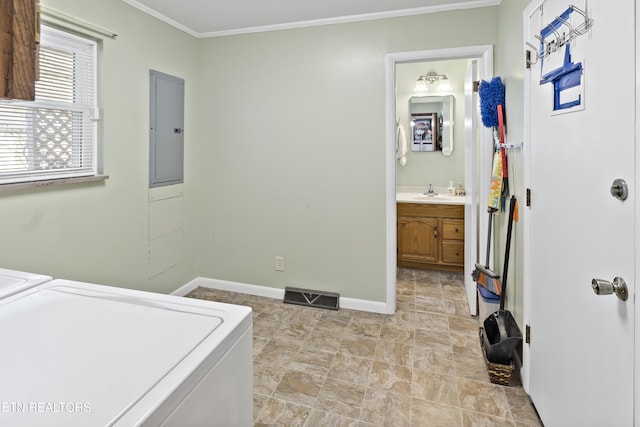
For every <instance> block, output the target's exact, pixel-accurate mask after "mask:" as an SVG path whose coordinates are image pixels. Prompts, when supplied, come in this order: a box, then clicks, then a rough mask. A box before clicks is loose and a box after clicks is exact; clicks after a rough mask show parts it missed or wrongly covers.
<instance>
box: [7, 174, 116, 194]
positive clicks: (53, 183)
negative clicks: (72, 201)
mask: <svg viewBox="0 0 640 427" xmlns="http://www.w3.org/2000/svg"><path fill="white" fill-rule="evenodd" d="M107 179H109V175H92V176H81V177H77V178H59V179H47V180H42V181H29V182H18V183H15V184H1V185H0V193H4V192H7V191H19V190H30V189H35V188H41V187H58V186H61V185H70V184H85V183H90V182H101V181H105V180H107Z"/></svg>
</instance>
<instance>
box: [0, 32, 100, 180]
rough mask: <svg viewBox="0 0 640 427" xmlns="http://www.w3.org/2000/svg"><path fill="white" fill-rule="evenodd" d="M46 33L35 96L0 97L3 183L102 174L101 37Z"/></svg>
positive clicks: (0, 176) (41, 43)
mask: <svg viewBox="0 0 640 427" xmlns="http://www.w3.org/2000/svg"><path fill="white" fill-rule="evenodd" d="M41 33H42V34H41V40H40V79H39V80H38V81H37V82H36V98H35V101H31V102H25V101H11V100H0V184H8V183H18V182H28V181H40V180H51V179H59V178H71V177H81V176H90V175H96V174H97V158H96V152H97V149H96V147H97V131H96V128H97V123H96V122H97V119H98V114H97V112H98V109H97V100H96V43H95V41H93V40H89V39H85V38H82V37H79V36H76V35H73V34H70V33H66V32H64V31H60V30H57V29H54V28H50V27H47V26H44V25H43V26H42V31H41Z"/></svg>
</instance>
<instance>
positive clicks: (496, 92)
mask: <svg viewBox="0 0 640 427" xmlns="http://www.w3.org/2000/svg"><path fill="white" fill-rule="evenodd" d="M478 93H479V94H480V115H481V116H482V124H484V125H485V126H486V127H488V128H497V127H498V104H502V105H503V106H504V84H502V79H500V77H494V78H493V79H491V81H490V82H487V81H485V80H483V81H481V82H480V87H479V88H478Z"/></svg>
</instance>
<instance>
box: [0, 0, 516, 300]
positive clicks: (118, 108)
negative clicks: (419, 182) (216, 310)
mask: <svg viewBox="0 0 640 427" xmlns="http://www.w3.org/2000/svg"><path fill="white" fill-rule="evenodd" d="M43 4H44V5H45V6H50V7H53V8H55V9H57V10H59V11H62V12H64V13H67V14H70V15H74V16H77V17H79V18H82V19H84V20H86V21H90V22H93V23H95V24H98V25H101V26H104V27H107V28H110V29H113V30H114V31H115V32H117V33H118V34H119V36H118V37H117V39H115V40H111V39H105V40H104V43H103V46H102V57H101V72H102V86H101V89H102V90H101V107H102V138H101V140H102V150H103V153H104V171H105V173H106V174H108V175H109V176H110V178H109V179H108V180H107V181H105V182H104V183H102V184H90V185H89V184H85V185H77V186H68V187H51V188H47V189H41V190H32V191H21V192H5V193H1V194H0V199H1V203H2V206H3V209H1V210H0V221H1V222H2V224H3V226H2V228H1V229H0V230H1V231H2V235H3V243H4V244H3V245H2V247H1V249H0V257H1V258H2V260H3V262H2V266H3V267H7V268H16V269H21V270H27V271H33V272H40V273H45V274H50V275H53V276H55V277H63V278H69V279H76V280H85V281H92V282H98V283H106V284H112V285H117V286H126V287H131V288H139V289H147V290H154V291H158V292H170V291H172V290H174V289H176V288H178V287H179V286H181V285H183V284H184V283H186V282H188V281H189V280H191V279H193V278H194V277H196V276H203V277H209V278H214V279H222V280H229V281H234V282H241V283H248V284H255V285H264V286H270V287H276V288H282V287H284V286H287V285H292V286H300V287H306V288H318V289H323V290H330V291H337V292H340V293H341V295H342V296H345V297H350V298H357V299H364V300H372V301H381V302H382V301H384V300H385V286H386V283H385V277H386V272H385V150H386V146H385V145H386V141H385V129H386V127H385V126H386V124H385V55H386V54H388V53H394V52H402V51H414V50H427V49H436V48H449V47H460V46H467V45H483V44H496V43H498V41H499V39H498V20H499V9H501V8H502V6H501V7H500V8H498V7H489V8H482V9H468V10H461V11H452V12H444V13H438V14H430V15H420V16H410V17H403V18H392V19H384V20H377V21H367V22H359V23H349V24H337V25H327V26H319V27H311V28H302V29H293V30H285V31H274V32H266V33H257V34H247V35H238V36H228V37H221V38H211V39H200V40H198V39H194V38H192V37H190V36H188V35H186V34H184V33H182V32H180V31H178V30H176V29H174V28H172V27H170V26H168V25H166V24H164V23H161V22H159V21H158V20H156V19H154V18H151V17H149V16H147V15H145V14H143V13H141V12H139V11H138V10H136V9H134V8H132V7H130V6H128V5H126V4H125V3H124V2H121V1H119V0H109V1H98V0H43ZM518 27H519V24H518ZM149 69H154V70H157V71H161V72H163V73H167V74H171V75H175V76H177V77H181V78H183V79H185V81H186V97H185V98H186V106H185V119H186V124H185V129H186V131H185V146H186V149H185V150H186V151H185V156H186V160H185V184H184V186H182V187H181V189H180V190H181V195H180V198H179V206H178V208H176V205H175V204H173V205H172V206H171V207H167V208H166V209H163V208H160V209H156V208H152V207H151V206H152V205H151V204H150V202H149V198H150V194H149V191H148V188H147V187H148V186H147V179H148V110H149V108H148V98H149V89H148V84H149V83H148V73H149ZM158 223H161V224H173V225H174V227H173V228H176V227H178V229H179V232H180V235H181V236H183V240H182V244H181V245H178V246H175V247H173V246H171V245H169V244H168V243H167V244H165V245H164V247H163V248H162V251H161V252H162V254H163V256H167V257H168V258H170V259H172V260H174V261H176V262H174V263H169V264H167V265H169V266H170V267H169V268H166V269H164V270H162V269H161V270H162V271H156V269H155V268H152V266H153V265H154V262H153V260H154V256H155V253H154V250H153V248H154V245H152V242H151V237H152V235H153V236H157V235H159V234H161V233H158V232H157V229H156V226H155V225H154V224H158ZM152 229H153V230H155V231H154V232H151V231H150V230H152ZM173 231H175V230H173ZM168 241H174V240H168ZM161 246H162V245H161ZM275 256H283V257H285V271H284V272H276V271H275V268H274V257H275Z"/></svg>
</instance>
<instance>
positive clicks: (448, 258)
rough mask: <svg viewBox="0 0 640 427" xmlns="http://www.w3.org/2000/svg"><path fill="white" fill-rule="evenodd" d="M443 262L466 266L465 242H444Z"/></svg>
mask: <svg viewBox="0 0 640 427" xmlns="http://www.w3.org/2000/svg"><path fill="white" fill-rule="evenodd" d="M442 261H443V262H446V263H448V264H459V265H464V242H442Z"/></svg>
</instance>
